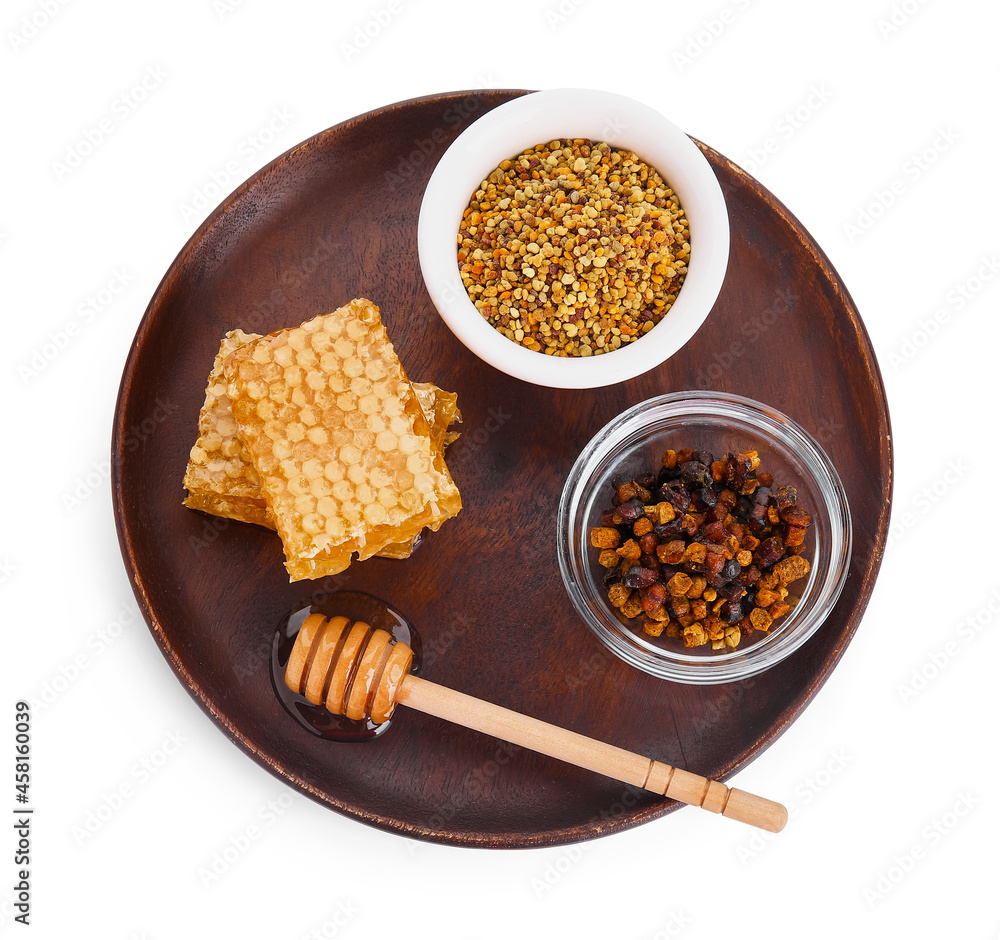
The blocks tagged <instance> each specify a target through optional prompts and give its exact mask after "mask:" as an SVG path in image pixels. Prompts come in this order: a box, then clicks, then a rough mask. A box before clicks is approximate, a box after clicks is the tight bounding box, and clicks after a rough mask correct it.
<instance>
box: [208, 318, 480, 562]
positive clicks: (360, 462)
mask: <svg viewBox="0 0 1000 940" xmlns="http://www.w3.org/2000/svg"><path fill="white" fill-rule="evenodd" d="M224 369H225V374H226V377H227V380H228V386H227V391H228V395H229V398H230V403H231V407H232V413H233V416H234V418H235V419H236V423H237V425H238V426H239V432H240V435H241V437H242V440H243V445H244V448H245V451H246V454H247V456H249V458H250V460H251V462H252V463H253V465H254V468H255V469H256V471H257V473H258V476H259V477H260V484H261V491H262V492H263V495H264V499H265V502H266V504H267V506H268V508H269V509H270V511H271V514H272V516H273V517H274V521H275V526H276V528H277V530H278V534H279V535H280V536H281V541H282V543H283V545H284V548H285V567H286V569H287V570H288V573H289V576H290V578H291V580H292V581H298V580H301V579H302V578H320V577H323V576H325V575H330V574H336V573H338V572H340V571H343V570H344V569H345V568H346V567H347V566H348V565H349V564H350V563H351V560H352V557H353V555H354V554H355V553H356V554H357V556H358V558H359V559H361V560H363V559H365V558H369V557H371V556H372V555H374V554H376V553H377V552H379V551H380V550H381V549H383V548H385V547H386V546H387V545H396V544H399V543H401V542H406V541H407V540H409V539H411V538H412V537H414V536H415V535H417V534H418V533H419V532H420V531H421V529H423V528H424V527H428V528H430V529H432V530H436V529H438V528H439V527H440V526H441V524H442V523H443V522H444V521H445V520H446V519H449V518H451V517H452V516H454V515H455V514H456V513H457V512H458V511H459V510H460V509H461V506H462V501H461V497H460V495H459V492H458V488H457V487H456V486H455V484H454V482H453V481H452V479H451V475H450V474H449V473H448V468H447V467H446V466H445V463H444V457H443V455H442V453H441V451H440V449H438V448H436V447H435V446H434V443H433V441H432V439H431V433H430V427H429V425H428V423H427V420H426V418H425V417H424V415H423V412H422V411H421V408H420V404H419V402H418V400H417V396H416V393H415V392H414V390H413V387H412V386H411V385H410V382H409V380H408V379H407V377H406V372H405V371H404V370H403V367H402V365H401V364H400V362H399V359H398V358H397V357H396V353H395V350H394V349H393V347H392V343H391V342H390V341H389V338H388V336H387V334H386V331H385V327H384V326H383V325H382V322H381V318H380V316H379V310H378V307H376V306H375V305H374V304H373V303H371V302H370V301H367V300H354V301H351V303H349V304H348V305H347V306H345V307H341V308H340V309H339V310H336V311H334V312H333V313H329V314H324V315H322V316H318V317H315V318H313V319H312V320H309V321H307V322H306V323H303V324H302V325H301V326H298V327H294V328H290V329H285V330H279V331H277V332H276V333H271V334H269V335H268V336H264V337H262V338H260V339H258V340H255V341H253V342H251V343H248V344H247V345H244V346H242V347H240V348H239V349H236V350H235V351H234V352H233V353H231V354H230V356H229V357H228V358H227V359H226V361H225V365H224Z"/></svg>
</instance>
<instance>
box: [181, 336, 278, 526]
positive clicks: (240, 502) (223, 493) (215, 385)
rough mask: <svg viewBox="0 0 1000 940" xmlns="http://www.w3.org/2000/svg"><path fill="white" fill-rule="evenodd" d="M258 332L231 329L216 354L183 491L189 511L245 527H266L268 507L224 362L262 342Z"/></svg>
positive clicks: (199, 416) (185, 473)
mask: <svg viewBox="0 0 1000 940" xmlns="http://www.w3.org/2000/svg"><path fill="white" fill-rule="evenodd" d="M259 338H260V337H259V335H258V334H257V333H244V332H243V331H242V330H231V331H230V332H229V333H227V334H226V335H225V336H224V337H223V339H222V343H221V344H220V345H219V351H218V353H216V356H215V362H214V363H213V365H212V371H211V373H210V374H209V376H208V388H206V389H205V403H204V404H203V405H202V406H201V413H200V414H199V415H198V439H197V441H196V442H195V444H194V446H193V447H192V448H191V454H190V456H189V458H188V465H187V469H186V470H185V472H184V486H185V487H186V488H187V490H188V494H189V495H188V497H187V498H186V499H185V500H184V505H185V506H190V507H191V508H192V509H201V510H203V511H204V512H211V513H213V514H214V515H217V516H227V517H229V518H231V519H239V520H241V521H243V522H257V523H261V524H266V522H265V521H264V520H265V519H266V517H267V507H266V506H265V504H264V498H263V494H262V493H261V491H260V478H259V477H258V476H257V471H256V470H254V468H253V465H252V464H251V463H250V462H249V461H248V460H247V459H246V457H245V455H244V452H243V443H242V441H241V440H240V436H239V430H238V428H237V426H236V421H235V420H234V419H233V413H232V409H231V408H230V404H229V395H228V394H227V392H226V377H225V374H224V373H223V363H224V362H225V360H226V357H227V356H228V355H229V354H230V353H232V352H235V351H236V350H237V349H239V348H240V347H241V346H245V345H246V344H247V343H250V342H253V341H254V340H255V339H259Z"/></svg>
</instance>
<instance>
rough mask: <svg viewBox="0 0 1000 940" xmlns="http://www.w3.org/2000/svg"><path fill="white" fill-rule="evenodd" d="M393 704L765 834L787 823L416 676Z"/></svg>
mask: <svg viewBox="0 0 1000 940" xmlns="http://www.w3.org/2000/svg"><path fill="white" fill-rule="evenodd" d="M396 701H397V703H399V704H402V705H408V706H409V707H410V708H415V709H416V710H417V711H422V712H425V713H426V714H428V715H434V716H436V717H437V718H444V719H445V720H446V721H453V722H455V724H459V725H462V726H463V727H466V728H472V729H473V730H474V731H481V732H483V733H484V734H490V735H493V737H496V738H500V739H502V740H504V741H509V742H510V743H511V744H517V745H520V746H521V747H525V748H528V749H529V750H532V751H537V752H538V753H540V754H547V755H548V756H549V757H555V758H557V759H559V760H563V761H566V762H567V763H569V764H575V765H576V766H577V767H584V768H586V769H587V770H592V771H595V772H596V773H599V774H604V775H605V776H607V777H613V778H614V779H616V780H621V781H623V782H624V783H630V784H632V785H633V786H637V787H643V788H645V789H647V790H652V791H653V792H654V793H660V794H663V795H664V796H668V797H670V798H671V799H674V800H680V801H681V802H683V803H689V804H691V805H692V806H700V807H701V808H702V809H707V810H708V811H709V812H710V813H721V814H722V815H723V816H727V817H729V818H730V819H737V820H739V821H740V822H745V823H748V824H749V825H751V826H757V827H758V828H760V829H766V830H768V831H769V832H780V831H781V830H782V829H783V828H784V826H785V822H786V821H787V819H788V813H787V811H786V810H785V807H784V806H782V805H781V804H780V803H774V802H772V801H771V800H766V799H764V798H763V797H760V796H754V795H753V794H752V793H745V792H743V791H742V790H737V789H730V788H729V787H727V786H726V785H725V784H723V783H718V782H717V781H715V780H708V779H706V778H705V777H699V776H698V775H697V774H692V773H688V772H687V771H686V770H681V769H679V768H676V767H671V766H670V765H669V764H663V763H661V762H660V761H654V760H651V759H650V758H648V757H643V756H642V755H641V754H635V753H633V752H632V751H626V750H625V749H624V748H620V747H615V746H614V745H613V744H605V743H603V742H602V741H595V740H594V739H593V738H588V737H587V736H586V735H583V734H577V733H576V732H575V731H569V730H568V729H566V728H559V727H557V726H556V725H550V724H549V723H548V722H545V721H540V720H539V719H537V718H530V717H528V716H527V715H522V714H520V713H519V712H515V711H511V710H510V709H509V708H503V707H502V706H500V705H493V704H491V703H490V702H484V701H483V700H482V699H478V698H474V697H473V696H471V695H465V694H464V693H462V692H456V691H454V690H453V689H448V688H445V687H444V686H441V685H437V684H435V683H433V682H428V681H427V680H426V679H421V678H419V677H418V676H413V675H408V676H407V677H406V678H405V679H404V680H403V682H402V684H401V686H400V688H399V692H398V694H397V697H396Z"/></svg>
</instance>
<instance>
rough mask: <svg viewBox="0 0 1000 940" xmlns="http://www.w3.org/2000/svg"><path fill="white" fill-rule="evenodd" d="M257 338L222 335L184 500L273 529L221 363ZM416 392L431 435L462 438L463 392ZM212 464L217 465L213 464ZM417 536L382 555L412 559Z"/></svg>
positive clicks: (426, 385) (424, 386)
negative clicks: (458, 426) (457, 425)
mask: <svg viewBox="0 0 1000 940" xmlns="http://www.w3.org/2000/svg"><path fill="white" fill-rule="evenodd" d="M255 339H260V336H259V335H258V334H256V333H244V332H243V331H242V330H233V331H231V332H229V333H227V334H226V336H225V337H224V338H223V340H222V344H221V346H220V348H219V353H218V355H217V356H216V357H215V365H214V366H213V368H212V372H211V374H210V375H209V378H208V389H207V390H206V393H205V405H204V406H203V407H202V412H201V416H200V417H199V437H198V442H197V443H196V444H195V446H194V447H193V448H192V449H191V457H190V459H189V460H188V468H187V472H186V473H185V476H184V485H185V486H186V487H187V488H188V490H189V495H188V496H187V497H186V498H185V500H184V505H185V506H188V507H189V508H191V509H198V510H200V511H202V512H207V513H210V514H211V515H213V516H222V517H224V518H227V519H236V520H238V521H240V522H250V523H254V524H256V525H262V526H266V527H267V528H269V529H274V528H275V525H274V519H273V518H272V517H271V513H270V511H269V510H268V508H267V505H266V504H265V502H264V496H263V493H262V492H261V489H260V480H259V477H258V476H257V471H256V470H254V468H253V465H252V464H251V463H250V461H249V459H248V457H247V456H246V453H245V451H244V449H243V442H242V440H241V439H240V437H239V434H238V433H236V434H234V433H233V429H234V428H235V426H236V425H235V419H234V418H233V413H232V408H231V407H230V403H229V396H228V394H227V393H226V386H225V375H224V373H223V368H222V364H223V361H224V360H225V358H226V357H227V356H228V355H229V354H230V353H231V352H235V350H237V349H239V347H240V346H245V345H246V344H247V343H248V342H252V341H253V340H255ZM413 391H414V393H415V394H416V396H417V401H418V402H419V404H420V410H421V411H422V412H423V413H424V418H425V419H426V421H427V423H428V425H429V426H430V429H431V440H432V442H433V443H434V446H435V447H437V448H438V450H440V451H441V452H442V453H443V451H444V448H445V447H446V446H447V445H448V444H451V443H452V442H453V441H454V440H456V439H457V438H458V437H459V435H458V434H457V433H456V432H449V431H448V428H449V426H450V425H451V424H453V423H454V422H456V421H461V420H462V415H461V412H460V411H459V410H458V396H457V395H456V394H455V393H454V392H446V391H444V389H440V388H438V387H437V386H436V385H435V384H434V383H433V382H414V383H413ZM221 444H224V445H225V449H226V450H227V451H229V452H230V453H231V456H229V457H226V458H224V459H225V461H226V463H225V464H224V465H223V464H222V462H221V460H222V458H220V457H215V458H210V457H209V454H210V453H211V452H212V451H218V450H219V448H220V446H221ZM234 462H235V463H234ZM237 464H238V466H237ZM210 465H211V466H212V467H214V469H210ZM223 466H224V467H228V468H230V470H231V469H232V468H233V467H234V466H236V472H235V473H231V472H230V473H226V472H220V468H223ZM418 538H419V536H418V535H416V536H414V537H413V538H411V539H409V540H407V541H405V542H399V543H390V544H389V545H386V546H385V548H383V549H382V550H381V551H379V552H378V553H377V554H378V555H379V556H380V557H383V558H409V557H410V555H411V554H412V553H413V549H414V548H415V547H416V542H417V539H418Z"/></svg>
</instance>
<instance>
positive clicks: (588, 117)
mask: <svg viewBox="0 0 1000 940" xmlns="http://www.w3.org/2000/svg"><path fill="white" fill-rule="evenodd" d="M576 137H584V138H589V139H591V140H595V141H598V140H602V141H606V142H607V143H609V144H611V145H612V146H617V147H621V148H624V149H628V150H632V151H634V152H635V154H636V155H637V156H638V157H639V158H640V159H641V160H643V161H645V162H646V163H648V164H649V165H650V166H652V167H654V168H655V169H656V170H657V171H658V172H659V174H660V175H661V176H662V177H663V179H664V180H665V181H666V183H667V185H668V186H670V187H672V188H673V190H674V191H675V192H676V193H677V196H678V198H679V199H680V203H681V206H682V208H683V209H684V211H685V213H686V214H687V218H688V224H689V226H690V232H691V256H690V259H689V262H688V273H687V276H686V278H685V280H684V284H683V285H682V287H681V289H680V291H679V293H678V295H677V300H676V301H675V302H674V304H673V306H672V307H671V308H670V310H669V311H668V312H667V314H666V315H665V316H664V318H663V319H662V320H661V321H660V322H659V323H658V324H657V325H656V326H655V327H653V329H652V330H650V331H649V332H648V333H647V334H645V335H644V336H642V337H641V338H640V339H637V340H636V341H634V342H632V343H629V344H628V345H626V346H623V347H622V348H620V349H617V350H614V351H613V352H608V353H602V354H601V355H597V356H589V357H569V358H554V357H552V356H546V355H544V354H543V353H540V352H534V351H532V350H530V349H525V348H524V347H523V346H520V345H518V344H517V343H515V342H514V341H513V340H510V339H508V338H507V337H505V336H504V335H503V334H501V333H500V332H498V331H497V330H496V329H495V328H494V327H493V326H491V325H490V324H489V323H488V322H487V321H486V320H484V319H483V317H482V315H481V314H480V313H479V311H478V310H476V308H475V305H474V304H473V303H472V301H471V300H470V299H469V295H468V293H467V292H466V290H465V287H464V285H463V284H462V280H461V277H460V275H459V269H458V259H457V252H458V249H457V236H458V229H459V225H460V223H461V220H462V213H463V212H464V211H465V209H466V207H467V206H468V204H469V200H470V199H471V198H472V195H473V193H475V191H476V190H477V189H479V187H480V185H481V184H482V182H483V180H484V179H486V177H487V176H488V175H489V174H490V173H491V172H492V171H493V170H494V169H496V167H497V166H498V165H499V164H500V162H501V161H502V160H508V159H510V158H512V157H514V156H516V155H517V154H519V153H521V152H522V151H523V150H525V149H527V148H528V147H534V146H536V145H538V144H541V143H546V142H548V141H550V140H555V139H558V138H576ZM417 244H418V250H419V255H420V268H421V272H422V273H423V277H424V282H425V283H426V285H427V290H428V292H429V293H430V296H431V299H432V300H433V302H434V305H435V307H437V310H438V312H439V313H440V314H441V317H442V318H443V319H444V321H445V323H446V324H447V325H448V327H449V328H450V329H451V331H452V332H453V333H454V334H455V336H457V337H458V339H459V340H461V342H462V343H464V344H465V346H467V347H468V348H469V349H470V350H471V351H472V352H474V353H475V354H476V355H477V356H479V357H480V358H481V359H483V360H485V361H486V362H488V363H489V364H490V365H492V366H494V367H495V368H497V369H499V370H500V371H502V372H505V373H507V374H508V375H512V376H514V377H515V378H518V379H522V380H523V381H525V382H531V383H533V384H535V385H547V386H550V387H553V388H598V387H601V386H605V385H612V384H614V383H616V382H622V381H625V380H626V379H630V378H634V377H635V376H637V375H641V374H642V373H643V372H647V371H648V370H650V369H652V368H654V367H655V366H658V365H659V364H660V363H662V362H664V361H665V360H666V359H668V358H669V357H670V356H672V355H673V354H674V353H675V352H677V350H678V349H680V348H681V347H682V346H683V345H684V344H685V343H686V342H687V341H688V340H689V339H690V338H691V337H692V336H693V335H694V334H695V332H696V331H697V329H698V327H699V326H701V324H702V323H703V322H704V320H705V318H706V317H707V316H708V314H709V311H711V309H712V306H713V305H714V303H715V301H716V298H717V297H718V295H719V290H720V289H721V288H722V281H723V279H724V278H725V275H726V266H727V264H728V262H729V213H728V211H727V209H726V201H725V197H724V196H723V194H722V188H721V187H720V186H719V182H718V180H717V179H716V176H715V173H714V172H713V170H712V168H711V166H710V165H709V163H708V161H707V160H706V159H705V157H704V155H703V154H702V153H701V151H700V150H699V149H698V147H697V145H696V144H695V143H694V142H693V141H692V140H691V138H690V137H688V136H687V135H686V134H685V133H684V132H683V131H682V130H680V128H678V127H677V126H675V125H674V124H672V123H671V122H670V121H668V120H667V119H666V118H665V117H663V115H662V114H660V113H659V112H657V111H655V110H654V109H653V108H650V107H649V106H648V105H645V104H642V103H641V102H638V101H634V100H632V99H631V98H626V97H623V96H621V95H616V94H611V93H609V92H604V91H592V90H588V89H580V88H560V89H553V90H551V91H540V92H534V93H532V94H528V95H524V96H523V97H520V98H515V99H514V100H512V101H508V102H506V103H505V104H502V105H500V106H499V107H497V108H494V109H493V110H492V111H490V112H489V113H488V114H485V115H484V116H483V117H481V118H480V119H479V120H478V121H475V122H474V123H473V124H471V125H470V126H469V127H468V128H467V129H466V130H465V131H463V132H462V134H461V135H459V137H458V138H457V139H456V140H455V142H454V143H453V144H452V145H451V146H450V147H449V148H448V150H447V151H445V154H444V156H443V157H442V158H441V160H440V162H439V163H438V165H437V167H436V168H435V170H434V173H433V174H432V175H431V178H430V181H429V182H428V184H427V189H426V190H425V192H424V197H423V202H422V203H421V206H420V220H419V224H418V229H417Z"/></svg>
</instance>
